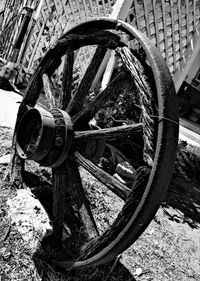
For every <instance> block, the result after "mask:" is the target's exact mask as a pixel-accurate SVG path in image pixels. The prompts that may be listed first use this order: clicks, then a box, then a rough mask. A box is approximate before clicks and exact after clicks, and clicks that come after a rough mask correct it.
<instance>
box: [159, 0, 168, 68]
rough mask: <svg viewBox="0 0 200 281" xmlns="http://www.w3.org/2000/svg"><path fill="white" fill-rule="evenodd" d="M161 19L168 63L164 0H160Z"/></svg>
mask: <svg viewBox="0 0 200 281" xmlns="http://www.w3.org/2000/svg"><path fill="white" fill-rule="evenodd" d="M161 8H162V20H163V33H164V42H165V60H166V63H167V65H168V64H169V60H168V39H167V22H166V10H165V0H162V3H161Z"/></svg>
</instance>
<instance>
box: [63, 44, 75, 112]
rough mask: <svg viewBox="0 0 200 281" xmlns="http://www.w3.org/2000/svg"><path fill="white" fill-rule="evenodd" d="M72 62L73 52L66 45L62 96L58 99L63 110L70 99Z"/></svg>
mask: <svg viewBox="0 0 200 281" xmlns="http://www.w3.org/2000/svg"><path fill="white" fill-rule="evenodd" d="M73 64H74V52H73V50H72V49H71V48H70V47H68V48H67V51H66V55H65V63H64V68H63V77H62V96H61V100H60V104H61V109H63V110H65V109H66V107H67V105H68V103H69V101H70V99H71V90H72V78H73Z"/></svg>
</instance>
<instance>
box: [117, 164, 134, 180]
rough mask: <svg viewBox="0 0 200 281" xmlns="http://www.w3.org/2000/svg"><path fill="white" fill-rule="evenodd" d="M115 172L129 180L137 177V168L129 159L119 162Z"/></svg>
mask: <svg viewBox="0 0 200 281" xmlns="http://www.w3.org/2000/svg"><path fill="white" fill-rule="evenodd" d="M115 172H116V173H117V174H118V175H119V176H120V177H122V178H123V179H124V178H126V179H127V180H134V179H135V177H136V170H135V169H134V168H133V167H132V166H131V165H130V164H129V163H128V162H127V161H124V162H122V163H119V164H118V165H117V167H116V170H115Z"/></svg>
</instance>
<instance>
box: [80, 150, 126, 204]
mask: <svg viewBox="0 0 200 281" xmlns="http://www.w3.org/2000/svg"><path fill="white" fill-rule="evenodd" d="M75 157H76V160H77V162H78V164H79V165H81V166H82V167H83V168H85V169H86V170H87V171H88V172H90V173H91V174H92V175H93V176H94V177H95V178H96V179H98V180H99V181H100V182H102V183H103V184H104V185H105V186H107V187H108V188H109V189H110V190H111V191H112V192H113V193H115V194H116V195H117V196H119V197H120V198H121V199H122V200H124V201H125V200H126V197H127V196H128V195H129V193H130V189H129V188H127V187H126V186H125V185H124V184H122V183H120V182H119V181H118V180H117V179H115V178H114V177H112V176H111V175H109V174H108V173H106V172H105V171H103V170H102V169H101V168H99V167H98V166H97V165H95V164H93V163H92V162H91V161H90V160H88V159H86V158H85V157H83V156H82V155H81V154H80V153H79V152H76V153H75Z"/></svg>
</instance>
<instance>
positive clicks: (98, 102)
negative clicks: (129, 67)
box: [72, 71, 130, 124]
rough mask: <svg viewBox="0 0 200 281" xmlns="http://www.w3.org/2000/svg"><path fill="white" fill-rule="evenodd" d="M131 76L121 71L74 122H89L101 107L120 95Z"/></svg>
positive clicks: (81, 111)
mask: <svg viewBox="0 0 200 281" xmlns="http://www.w3.org/2000/svg"><path fill="white" fill-rule="evenodd" d="M129 79H130V76H129V74H128V73H126V72H123V71H120V72H119V73H118V75H117V76H116V77H115V78H114V79H113V80H112V82H111V83H110V84H109V85H108V87H107V88H106V89H105V90H103V91H102V92H101V93H99V94H98V95H97V96H96V97H95V98H94V99H93V100H92V101H91V102H90V103H89V104H88V105H87V106H86V107H85V108H83V109H82V110H80V111H79V112H78V113H77V114H76V115H75V116H74V117H73V118H72V120H73V123H74V124H77V123H79V122H80V123H82V122H89V121H90V120H91V119H92V118H93V117H94V115H95V114H96V113H97V111H98V110H99V109H101V108H102V107H103V106H104V105H105V103H106V102H107V101H108V100H110V99H111V98H112V97H113V96H116V97H117V96H118V95H119V94H120V93H121V92H122V91H123V89H125V88H126V87H127V83H128V82H129Z"/></svg>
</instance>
